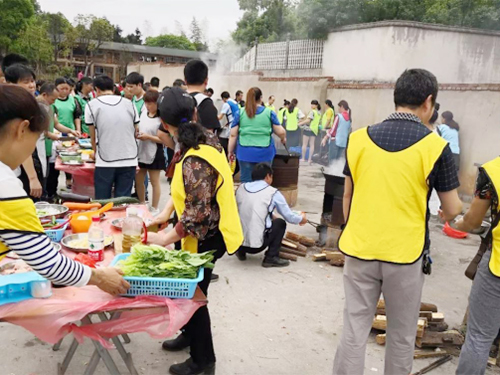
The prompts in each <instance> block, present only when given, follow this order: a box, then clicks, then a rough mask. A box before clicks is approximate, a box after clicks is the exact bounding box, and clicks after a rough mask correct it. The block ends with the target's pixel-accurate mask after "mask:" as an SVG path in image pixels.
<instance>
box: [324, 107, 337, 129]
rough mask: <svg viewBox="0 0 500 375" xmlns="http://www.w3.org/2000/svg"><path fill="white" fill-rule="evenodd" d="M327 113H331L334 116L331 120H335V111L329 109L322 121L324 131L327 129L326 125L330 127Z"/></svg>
mask: <svg viewBox="0 0 500 375" xmlns="http://www.w3.org/2000/svg"><path fill="white" fill-rule="evenodd" d="M327 113H331V114H332V116H331V117H330V119H334V118H335V111H334V110H333V108H328V109H327V110H326V111H325V113H323V119H322V121H321V126H322V128H323V129H326V125H328V117H327V116H326V115H327ZM332 125H333V124H332Z"/></svg>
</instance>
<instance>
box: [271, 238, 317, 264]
mask: <svg viewBox="0 0 500 375" xmlns="http://www.w3.org/2000/svg"><path fill="white" fill-rule="evenodd" d="M314 245H316V241H314V239H312V238H310V237H306V236H301V235H298V234H296V233H293V232H287V234H286V235H285V239H283V241H282V242H281V249H280V258H283V259H288V260H292V261H294V262H296V261H297V257H303V258H305V257H306V255H307V250H308V248H311V247H314Z"/></svg>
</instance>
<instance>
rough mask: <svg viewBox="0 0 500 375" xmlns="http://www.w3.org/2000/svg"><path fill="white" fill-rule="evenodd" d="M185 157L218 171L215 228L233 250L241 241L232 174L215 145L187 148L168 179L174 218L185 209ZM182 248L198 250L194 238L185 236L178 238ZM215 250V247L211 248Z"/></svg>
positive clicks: (192, 250) (229, 249) (237, 247)
mask: <svg viewBox="0 0 500 375" xmlns="http://www.w3.org/2000/svg"><path fill="white" fill-rule="evenodd" d="M189 156H196V157H199V158H201V159H204V160H205V161H207V162H208V163H209V164H210V165H211V166H212V167H213V168H215V170H216V171H217V173H218V174H219V177H218V180H217V195H216V200H217V204H218V205H219V209H220V221H219V230H220V231H221V233H222V236H223V237H224V243H225V244H226V248H227V252H228V253H229V254H233V253H235V252H236V251H237V250H238V249H239V247H240V246H241V244H242V243H243V229H242V228H241V222H240V216H239V214H238V206H237V205H236V198H235V195H234V186H233V173H232V172H231V169H230V167H229V164H228V162H227V159H226V156H225V154H224V152H219V151H218V150H217V149H216V148H214V147H212V146H208V145H200V148H199V149H198V150H195V149H193V148H191V149H190V150H189V151H188V152H186V155H185V156H184V158H183V159H182V161H181V162H179V163H177V165H176V166H175V171H174V177H173V179H172V199H173V200H174V207H175V212H176V213H177V217H179V218H180V217H181V216H182V214H183V213H184V210H185V208H186V203H185V202H186V190H185V189H184V177H183V174H182V165H183V164H184V160H185V159H186V158H187V157H189ZM182 249H183V250H187V251H189V252H191V253H196V252H197V251H198V240H197V239H196V238H195V237H192V236H187V237H185V238H183V239H182ZM214 250H215V249H214Z"/></svg>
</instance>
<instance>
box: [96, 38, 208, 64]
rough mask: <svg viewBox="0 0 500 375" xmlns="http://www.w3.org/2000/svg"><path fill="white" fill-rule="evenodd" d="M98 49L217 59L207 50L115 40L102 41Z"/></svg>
mask: <svg viewBox="0 0 500 375" xmlns="http://www.w3.org/2000/svg"><path fill="white" fill-rule="evenodd" d="M100 49H103V50H107V51H117V52H123V51H127V52H131V53H146V54H149V55H158V56H174V57H185V58H190V59H201V58H204V59H208V60H214V61H215V60H217V55H216V54H214V53H209V52H198V51H188V50H182V49H175V48H163V47H151V46H142V45H138V44H128V43H116V42H104V43H102V45H101V47H100Z"/></svg>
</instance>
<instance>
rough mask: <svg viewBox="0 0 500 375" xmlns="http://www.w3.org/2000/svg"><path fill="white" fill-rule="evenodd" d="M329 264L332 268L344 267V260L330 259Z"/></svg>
mask: <svg viewBox="0 0 500 375" xmlns="http://www.w3.org/2000/svg"><path fill="white" fill-rule="evenodd" d="M330 264H331V265H332V266H334V267H344V266H345V258H343V259H332V260H331V261H330Z"/></svg>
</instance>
